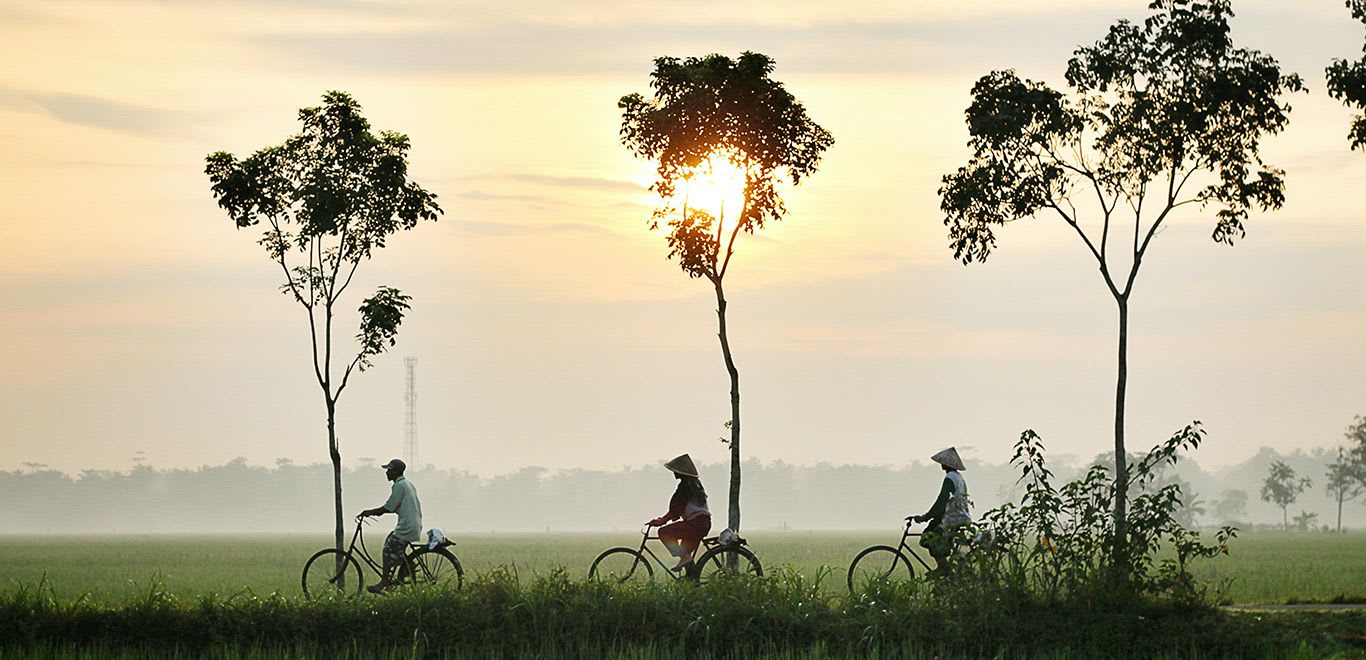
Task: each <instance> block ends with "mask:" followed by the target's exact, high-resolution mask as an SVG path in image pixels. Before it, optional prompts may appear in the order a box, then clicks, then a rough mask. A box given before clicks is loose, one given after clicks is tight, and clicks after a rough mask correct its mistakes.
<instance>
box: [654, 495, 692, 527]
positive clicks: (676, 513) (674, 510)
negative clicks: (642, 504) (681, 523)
mask: <svg viewBox="0 0 1366 660" xmlns="http://www.w3.org/2000/svg"><path fill="white" fill-rule="evenodd" d="M687 506H688V498H687V496H686V495H684V494H683V489H682V488H679V489H678V490H677V491H674V496H673V499H671V500H669V510H668V511H666V512H664V515H662V516H660V517H658V518H655V519H654V520H651V521H650V524H652V525H663V524H664V523H666V522H669V521H670V520H674V519H677V518H682V517H683V510H684V509H685V508H687Z"/></svg>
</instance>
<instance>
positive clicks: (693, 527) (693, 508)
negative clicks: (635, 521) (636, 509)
mask: <svg viewBox="0 0 1366 660" xmlns="http://www.w3.org/2000/svg"><path fill="white" fill-rule="evenodd" d="M664 467H666V468H669V470H671V471H673V473H674V477H676V478H677V479H678V489H677V490H675V491H674V495H673V497H672V498H671V499H670V500H669V510H668V511H667V512H665V514H664V515H662V516H660V517H658V518H655V519H654V520H651V521H649V522H647V523H646V524H647V525H655V526H658V525H664V526H663V527H660V528H659V540H660V541H662V542H663V543H664V547H665V548H668V550H669V554H671V555H673V556H675V557H678V563H677V564H676V565H674V567H673V569H672V570H674V571H680V570H683V569H685V568H687V567H688V566H689V565H691V564H692V561H693V553H694V552H696V551H697V546H698V545H699V544H700V543H702V539H703V538H704V537H706V535H707V532H710V531H711V511H710V510H708V509H707V491H705V490H703V489H702V481H701V480H700V479H698V478H697V466H696V465H693V462H692V458H691V457H689V456H688V455H687V454H683V455H682V456H679V457H677V458H675V459H673V460H671V461H669V462H668V463H665V464H664ZM674 520H677V521H678V522H674V523H672V524H667V525H665V523H669V522H670V521H674Z"/></svg>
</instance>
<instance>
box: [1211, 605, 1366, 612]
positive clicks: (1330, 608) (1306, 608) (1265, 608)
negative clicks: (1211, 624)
mask: <svg viewBox="0 0 1366 660" xmlns="http://www.w3.org/2000/svg"><path fill="white" fill-rule="evenodd" d="M1223 609H1225V610H1229V611H1233V612H1353V611H1358V610H1366V603H1296V604H1294V605H1224V606H1223Z"/></svg>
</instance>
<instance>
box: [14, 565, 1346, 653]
mask: <svg viewBox="0 0 1366 660" xmlns="http://www.w3.org/2000/svg"><path fill="white" fill-rule="evenodd" d="M826 577H828V576H818V577H816V578H807V577H804V576H802V575H800V574H798V573H796V572H792V571H785V570H779V571H776V574H775V575H773V576H771V577H769V578H765V579H758V580H745V579H737V580H725V581H719V582H715V583H710V584H706V585H702V586H697V585H692V584H687V583H672V582H669V583H655V584H644V585H612V584H604V583H599V582H590V581H586V580H583V579H579V578H571V577H570V576H569V575H568V574H567V573H565V572H564V571H552V572H549V573H544V574H540V575H535V576H531V577H528V578H522V577H521V576H519V575H518V574H517V573H516V571H514V570H494V571H489V572H486V573H483V574H480V575H476V576H472V577H470V579H468V580H467V582H466V584H465V588H464V589H461V590H459V591H443V590H428V591H410V592H405V593H394V594H390V595H387V596H383V597H372V596H368V595H367V596H361V597H356V598H338V599H331V600H314V601H310V600H306V599H303V598H299V597H284V596H280V595H270V596H258V595H255V594H251V593H248V592H243V593H239V594H235V595H231V596H219V595H214V594H207V595H203V596H200V597H197V598H192V599H183V598H178V597H176V596H175V595H173V594H170V593H169V592H167V591H165V590H164V589H161V588H158V586H157V584H155V583H153V584H151V585H148V588H147V589H146V590H145V592H144V593H143V595H142V596H140V597H139V598H137V599H134V600H132V601H130V602H127V603H124V604H121V605H108V604H102V603H96V602H94V601H91V600H89V599H83V598H76V599H61V598H58V597H56V596H55V594H54V592H53V590H52V588H51V586H50V585H48V584H46V583H42V582H40V583H36V584H31V585H23V586H21V587H20V588H18V589H15V590H13V591H11V592H8V593H6V594H3V595H0V656H3V657H10V656H11V655H21V656H41V657H57V656H77V657H79V656H83V655H84V656H87V657H106V656H118V655H120V654H125V655H130V656H147V655H154V656H170V657H175V656H184V657H224V658H227V657H298V656H310V657H322V656H337V657H399V656H402V657H443V656H456V655H464V656H468V655H477V656H487V657H497V656H509V655H554V656H578V657H602V656H617V657H632V656H639V657H673V656H678V657H682V656H688V657H741V656H755V655H769V656H774V655H776V656H786V657H827V656H831V657H844V656H861V657H871V656H878V655H887V656H896V657H908V656H909V657H917V656H936V655H954V656H959V655H970V656H979V655H984V656H997V655H1003V654H1004V655H1039V654H1043V655H1051V654H1075V655H1082V656H1100V655H1106V656H1115V655H1124V656H1154V655H1181V656H1185V655H1211V656H1226V655H1254V656H1255V655H1268V654H1270V655H1287V654H1293V653H1294V652H1295V650H1296V649H1298V648H1300V647H1301V646H1302V645H1307V646H1305V648H1306V649H1309V650H1312V651H1314V652H1316V653H1331V652H1335V651H1338V650H1342V649H1344V648H1348V647H1346V646H1344V643H1343V641H1342V640H1343V639H1347V638H1349V637H1350V634H1348V633H1346V632H1344V631H1350V630H1351V629H1352V626H1355V627H1356V628H1355V629H1356V630H1358V631H1360V630H1363V629H1366V615H1362V614H1359V613H1354V614H1348V615H1336V618H1333V619H1327V620H1319V619H1305V618H1303V617H1300V618H1287V617H1277V616H1268V615H1256V616H1254V615H1239V614H1230V613H1225V612H1221V611H1219V610H1217V609H1215V608H1213V607H1209V606H1190V607H1187V606H1177V605H1173V604H1171V603H1169V602H1158V601H1148V600H1138V601H1135V602H1133V603H1131V606H1130V607H1128V608H1125V609H1123V610H1114V609H1110V610H1103V609H1099V608H1088V607H1086V606H1085V604H1078V603H1072V604H1059V603H1056V602H1055V603H1051V604H1049V605H1047V606H1046V605H1044V604H1043V603H1041V602H1033V603H1031V602H1028V601H1015V602H1012V603H1008V604H1005V603H991V602H984V603H977V604H968V603H964V602H961V601H957V602H956V601H954V600H952V599H951V598H948V599H946V598H945V596H946V594H945V593H944V589H943V588H941V587H940V586H938V585H939V584H940V583H933V582H929V583H927V582H905V583H897V584H889V585H882V586H880V587H876V588H873V589H871V590H870V591H867V592H865V593H860V594H857V595H853V596H851V595H847V594H841V593H840V592H838V591H836V590H830V589H826V588H823V587H822V585H821V580H822V579H825V578H826ZM1310 624H1312V625H1310Z"/></svg>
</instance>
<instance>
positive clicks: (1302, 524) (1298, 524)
mask: <svg viewBox="0 0 1366 660" xmlns="http://www.w3.org/2000/svg"><path fill="white" fill-rule="evenodd" d="M1318 518H1319V514H1317V513H1310V512H1308V511H1300V515H1298V516H1295V529H1298V530H1300V531H1301V532H1308V531H1310V529H1312V528H1313V526H1314V521H1315V520H1318Z"/></svg>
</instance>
